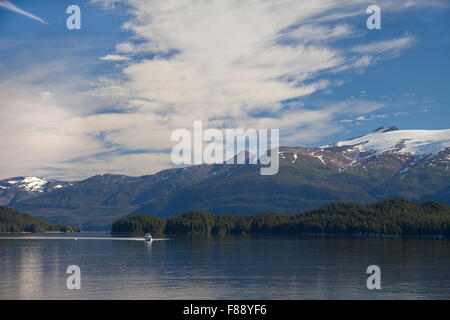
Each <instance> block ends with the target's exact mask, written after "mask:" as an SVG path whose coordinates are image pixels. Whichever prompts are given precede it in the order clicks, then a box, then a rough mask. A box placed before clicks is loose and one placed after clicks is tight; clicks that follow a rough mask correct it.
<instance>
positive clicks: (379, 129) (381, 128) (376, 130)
mask: <svg viewBox="0 0 450 320" xmlns="http://www.w3.org/2000/svg"><path fill="white" fill-rule="evenodd" d="M383 129H384V127H383V126H382V127H379V128H378V129H375V130H373V131H372V132H378V131H381V130H383Z"/></svg>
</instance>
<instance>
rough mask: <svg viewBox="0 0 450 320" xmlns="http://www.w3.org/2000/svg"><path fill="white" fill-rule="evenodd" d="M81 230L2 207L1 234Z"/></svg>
mask: <svg viewBox="0 0 450 320" xmlns="http://www.w3.org/2000/svg"><path fill="white" fill-rule="evenodd" d="M79 231H80V229H79V228H76V227H72V226H65V225H62V224H55V223H51V222H47V221H44V220H40V219H37V218H34V217H32V216H30V215H29V214H26V213H22V212H19V211H16V210H13V209H10V208H7V207H3V206H0V233H16V232H79Z"/></svg>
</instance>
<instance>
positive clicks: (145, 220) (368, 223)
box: [112, 199, 450, 236]
mask: <svg viewBox="0 0 450 320" xmlns="http://www.w3.org/2000/svg"><path fill="white" fill-rule="evenodd" d="M112 232H113V233H121V232H126V233H144V232H154V233H181V234H188V233H206V234H241V233H341V234H342V233H343V234H386V235H387V234H389V235H414V236H421V235H426V236H430V235H445V236H450V206H447V205H445V204H442V203H439V202H433V201H427V202H425V203H414V202H410V201H407V200H405V199H388V200H384V201H380V202H377V203H373V204H369V205H363V204H359V203H353V202H350V203H331V204H329V205H327V206H324V207H321V208H319V209H315V210H311V211H306V212H302V213H298V214H294V215H283V214H277V213H268V214H261V215H232V214H230V215H227V214H220V215H214V214H212V213H208V212H198V211H196V212H188V213H185V214H182V215H179V216H176V217H170V218H167V219H162V218H156V217H152V216H150V215H145V214H138V215H129V216H127V217H126V218H123V219H119V220H118V221H116V222H115V223H114V224H113V226H112Z"/></svg>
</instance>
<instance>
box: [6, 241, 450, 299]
mask: <svg viewBox="0 0 450 320" xmlns="http://www.w3.org/2000/svg"><path fill="white" fill-rule="evenodd" d="M5 237H8V238H10V237H12V236H5V235H0V238H2V239H0V299H449V298H450V240H448V239H429V238H428V239H423V238H422V239H421V238H374V237H344V236H299V235H246V236H173V237H172V236H171V237H169V238H167V239H165V240H163V241H154V242H153V243H151V244H150V243H148V242H145V241H142V240H141V239H130V238H129V239H123V240H122V241H113V240H109V239H105V240H100V239H92V238H91V239H83V237H98V238H111V236H110V235H109V234H106V233H94V234H89V233H83V234H81V235H76V237H78V239H77V240H75V239H73V238H70V237H74V235H64V236H61V235H59V236H56V238H55V239H48V238H50V237H52V236H51V235H50V236H49V235H45V236H42V235H41V236H39V235H32V236H30V235H27V236H23V235H20V236H14V239H4V238H5ZM30 237H31V238H32V239H29V238H30ZM62 237H69V239H61V238H62ZM19 238H22V239H19ZM24 238H25V239H24ZM69 265H77V266H79V267H80V269H81V289H80V290H68V289H67V287H66V280H67V278H68V277H69V274H66V269H67V267H68V266H69ZM369 265H378V266H380V268H381V290H368V289H367V287H366V279H367V277H368V276H369V275H368V274H366V269H367V267H368V266H369Z"/></svg>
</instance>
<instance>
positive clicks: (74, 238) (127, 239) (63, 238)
mask: <svg viewBox="0 0 450 320" xmlns="http://www.w3.org/2000/svg"><path fill="white" fill-rule="evenodd" d="M0 240H112V241H145V239H144V238H107V237H0ZM164 240H169V239H166V238H160V239H155V238H153V239H152V241H164Z"/></svg>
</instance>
